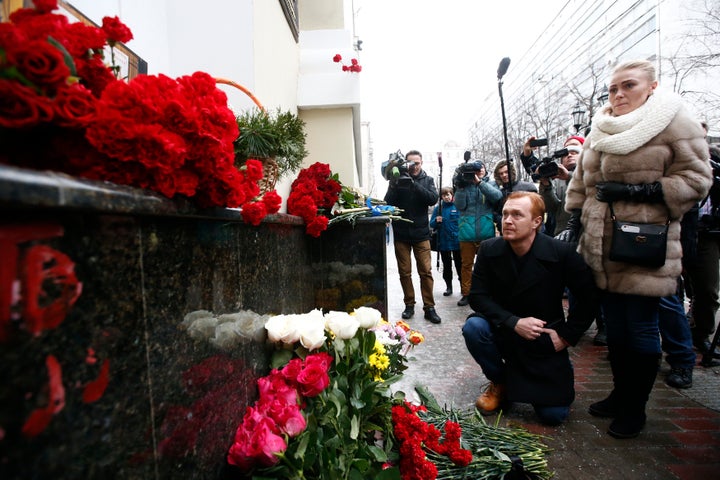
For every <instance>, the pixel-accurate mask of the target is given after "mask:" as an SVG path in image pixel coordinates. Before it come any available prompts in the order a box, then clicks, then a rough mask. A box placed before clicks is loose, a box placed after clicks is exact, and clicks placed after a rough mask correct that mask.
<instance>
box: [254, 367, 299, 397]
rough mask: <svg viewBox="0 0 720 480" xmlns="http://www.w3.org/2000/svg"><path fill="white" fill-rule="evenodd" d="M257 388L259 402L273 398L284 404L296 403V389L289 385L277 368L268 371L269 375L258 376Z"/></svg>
mask: <svg viewBox="0 0 720 480" xmlns="http://www.w3.org/2000/svg"><path fill="white" fill-rule="evenodd" d="M257 383H258V390H259V391H260V400H259V403H261V404H265V403H268V402H272V401H274V400H280V401H281V402H282V403H285V404H288V405H290V404H297V403H298V398H297V391H296V390H295V388H294V387H293V386H292V385H289V384H288V382H287V380H286V379H285V377H284V376H282V375H281V374H280V373H279V372H278V371H277V370H273V371H272V372H270V375H267V376H265V377H262V378H259V379H258V381H257Z"/></svg>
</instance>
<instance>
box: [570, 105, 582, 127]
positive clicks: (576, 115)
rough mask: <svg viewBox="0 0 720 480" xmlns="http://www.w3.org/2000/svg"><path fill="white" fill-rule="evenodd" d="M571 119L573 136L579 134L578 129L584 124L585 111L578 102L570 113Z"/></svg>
mask: <svg viewBox="0 0 720 480" xmlns="http://www.w3.org/2000/svg"><path fill="white" fill-rule="evenodd" d="M571 115H572V117H573V126H574V127H575V134H576V135H577V133H578V132H580V127H582V126H583V124H584V123H585V109H584V108H583V107H582V105H580V102H577V103H576V104H575V107H573V111H572V113H571Z"/></svg>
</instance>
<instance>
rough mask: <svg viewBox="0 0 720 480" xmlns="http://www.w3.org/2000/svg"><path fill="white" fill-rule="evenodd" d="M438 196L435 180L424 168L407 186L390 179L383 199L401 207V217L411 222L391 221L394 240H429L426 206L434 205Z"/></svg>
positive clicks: (412, 241) (415, 241) (389, 203)
mask: <svg viewBox="0 0 720 480" xmlns="http://www.w3.org/2000/svg"><path fill="white" fill-rule="evenodd" d="M438 198H439V197H438V191H437V188H435V181H434V180H433V178H432V177H429V176H428V175H427V173H425V170H422V171H421V172H420V175H418V176H417V177H413V183H412V184H411V185H410V186H409V187H404V186H401V187H399V186H398V184H397V183H395V182H392V181H391V182H390V185H389V186H388V191H387V193H386V194H385V201H386V202H387V203H388V205H393V206H395V207H398V208H401V209H403V210H404V211H403V213H402V217H403V218H407V219H408V220H412V223H410V222H401V221H396V222H392V226H393V235H394V238H395V240H396V241H399V242H408V243H418V242H422V241H424V240H430V225H429V222H430V220H429V217H428V213H429V212H428V207H430V206H432V205H435V204H436V203H437V201H438Z"/></svg>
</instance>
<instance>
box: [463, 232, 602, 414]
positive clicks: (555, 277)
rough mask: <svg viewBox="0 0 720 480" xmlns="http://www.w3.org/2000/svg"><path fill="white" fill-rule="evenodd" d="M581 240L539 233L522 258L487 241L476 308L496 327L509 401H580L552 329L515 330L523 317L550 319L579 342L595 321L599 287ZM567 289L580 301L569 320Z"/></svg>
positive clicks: (473, 291) (478, 265)
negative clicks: (530, 334) (530, 335)
mask: <svg viewBox="0 0 720 480" xmlns="http://www.w3.org/2000/svg"><path fill="white" fill-rule="evenodd" d="M575 247H576V245H575V244H572V243H566V242H561V241H560V240H555V239H554V238H552V237H549V236H547V235H542V234H538V235H536V237H535V240H534V242H533V244H532V247H531V248H530V251H529V252H528V253H527V254H525V255H524V256H523V257H522V258H521V259H519V260H518V259H517V257H516V256H515V253H514V252H513V251H512V249H511V248H510V245H509V244H508V243H507V242H506V241H505V239H503V238H502V237H495V238H491V239H489V240H486V241H484V242H483V243H482V245H481V247H480V250H479V252H478V256H477V260H476V262H475V267H474V269H473V276H472V287H471V288H470V295H469V300H470V306H471V307H472V309H473V310H474V311H475V312H477V313H476V314H473V315H480V316H481V317H483V318H485V319H486V320H487V321H488V322H490V324H491V325H493V326H494V329H493V330H494V332H495V338H496V342H497V345H498V347H499V349H500V352H501V354H502V356H503V358H504V359H505V362H506V367H507V379H506V386H507V395H508V400H510V401H516V402H525V403H532V404H538V405H556V406H562V405H570V403H572V401H573V399H574V398H575V389H574V377H573V369H572V366H571V364H570V359H569V356H568V351H567V349H566V348H565V349H563V350H560V351H559V352H556V351H555V348H554V347H553V343H552V340H551V339H550V336H549V335H548V334H545V333H543V334H542V335H541V336H540V337H539V338H538V339H536V340H525V339H524V338H522V337H521V336H520V335H518V334H517V333H516V332H515V330H514V328H515V325H516V324H517V322H518V320H519V319H520V318H523V317H535V318H539V319H540V320H544V321H545V322H546V325H545V328H550V329H553V330H555V331H557V333H558V335H560V337H561V338H563V339H564V340H565V341H566V342H568V343H569V344H570V345H575V344H576V343H577V342H578V340H579V339H580V338H581V336H582V334H583V333H584V332H585V330H587V328H588V327H589V326H590V324H591V323H592V322H593V319H594V318H595V314H596V313H597V309H598V305H599V291H598V290H597V289H596V287H595V281H594V279H593V275H592V271H591V270H590V268H589V267H588V266H587V264H586V263H585V261H584V260H583V258H582V257H581V256H580V254H578V253H577V252H576V251H575ZM565 287H567V288H569V290H570V292H571V293H572V295H573V297H574V298H575V301H574V302H573V304H572V305H571V309H570V311H569V312H568V317H567V319H566V318H565V314H564V310H563V304H562V298H563V292H564V290H565Z"/></svg>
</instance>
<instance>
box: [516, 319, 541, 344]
mask: <svg viewBox="0 0 720 480" xmlns="http://www.w3.org/2000/svg"><path fill="white" fill-rule="evenodd" d="M544 327H545V322H543V321H542V320H540V319H539V318H535V317H524V318H521V319H520V320H518V322H517V323H516V324H515V333H517V334H518V335H520V336H521V337H522V338H524V339H525V340H536V339H537V338H538V337H539V336H540V334H541V333H543V330H545V328H544Z"/></svg>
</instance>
